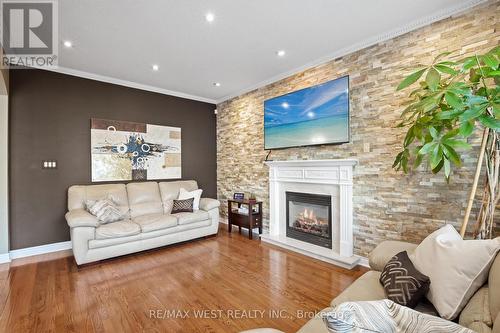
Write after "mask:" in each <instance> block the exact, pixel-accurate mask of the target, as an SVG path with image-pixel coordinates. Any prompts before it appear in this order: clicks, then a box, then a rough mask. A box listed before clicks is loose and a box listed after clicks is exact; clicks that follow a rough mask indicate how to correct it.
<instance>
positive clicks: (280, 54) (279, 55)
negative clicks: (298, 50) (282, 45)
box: [276, 50, 286, 57]
mask: <svg viewBox="0 0 500 333" xmlns="http://www.w3.org/2000/svg"><path fill="white" fill-rule="evenodd" d="M276 54H277V55H278V57H284V56H285V54H286V52H285V50H279V51H276Z"/></svg>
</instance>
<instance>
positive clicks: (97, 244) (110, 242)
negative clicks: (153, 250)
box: [89, 234, 141, 249]
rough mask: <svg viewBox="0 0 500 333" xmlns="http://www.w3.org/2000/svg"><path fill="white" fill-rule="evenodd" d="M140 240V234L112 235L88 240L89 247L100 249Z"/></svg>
mask: <svg viewBox="0 0 500 333" xmlns="http://www.w3.org/2000/svg"><path fill="white" fill-rule="evenodd" d="M139 240H141V234H137V235H133V236H126V237H114V238H106V239H91V240H89V249H100V248H103V247H108V246H115V245H120V244H124V243H131V242H135V241H139Z"/></svg>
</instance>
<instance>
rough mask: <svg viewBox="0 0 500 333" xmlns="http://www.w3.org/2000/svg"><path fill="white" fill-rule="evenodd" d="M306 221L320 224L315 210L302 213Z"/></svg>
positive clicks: (306, 210)
mask: <svg viewBox="0 0 500 333" xmlns="http://www.w3.org/2000/svg"><path fill="white" fill-rule="evenodd" d="M302 215H303V216H304V218H305V219H308V220H313V221H314V222H318V220H317V219H316V214H314V210H312V209H311V210H308V209H307V208H305V209H304V213H302Z"/></svg>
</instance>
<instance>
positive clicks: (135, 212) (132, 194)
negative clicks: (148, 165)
mask: <svg viewBox="0 0 500 333" xmlns="http://www.w3.org/2000/svg"><path fill="white" fill-rule="evenodd" d="M127 193H128V202H129V206H130V216H131V217H132V218H136V217H137V216H141V215H148V214H159V213H162V212H163V205H162V203H161V196H160V189H159V187H158V183H156V182H145V183H129V184H127Z"/></svg>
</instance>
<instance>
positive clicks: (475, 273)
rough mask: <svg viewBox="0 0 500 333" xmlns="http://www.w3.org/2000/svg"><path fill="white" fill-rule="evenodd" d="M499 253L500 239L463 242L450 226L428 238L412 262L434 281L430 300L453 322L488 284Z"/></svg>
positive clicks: (415, 253)
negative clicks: (472, 298)
mask: <svg viewBox="0 0 500 333" xmlns="http://www.w3.org/2000/svg"><path fill="white" fill-rule="evenodd" d="M499 249H500V237H499V238H496V239H491V240H463V239H462V237H460V235H459V234H458V232H457V231H456V230H455V228H454V227H453V226H451V225H446V226H444V227H442V228H441V229H439V230H437V231H434V232H433V233H432V234H430V235H429V236H427V238H425V239H424V240H423V241H422V243H420V245H419V246H417V248H416V249H415V252H413V254H412V255H411V256H410V260H411V261H412V262H413V265H415V268H416V269H418V270H419V271H420V272H422V273H423V274H425V275H427V276H428V277H429V278H430V280H431V284H430V287H429V292H428V293H427V298H428V299H429V301H431V303H432V304H433V305H434V307H435V308H436V310H437V311H438V312H439V315H440V316H441V317H443V318H445V319H450V320H453V319H454V318H456V317H457V316H458V314H459V313H460V312H461V311H462V309H463V308H464V306H465V305H466V304H467V302H469V299H470V298H471V297H472V296H473V295H474V293H475V292H476V291H477V290H478V289H479V288H480V287H481V286H482V285H483V284H484V283H485V282H486V280H487V278H488V273H489V270H490V266H491V264H492V263H493V260H494V259H495V256H496V254H497V252H498V250H499Z"/></svg>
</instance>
